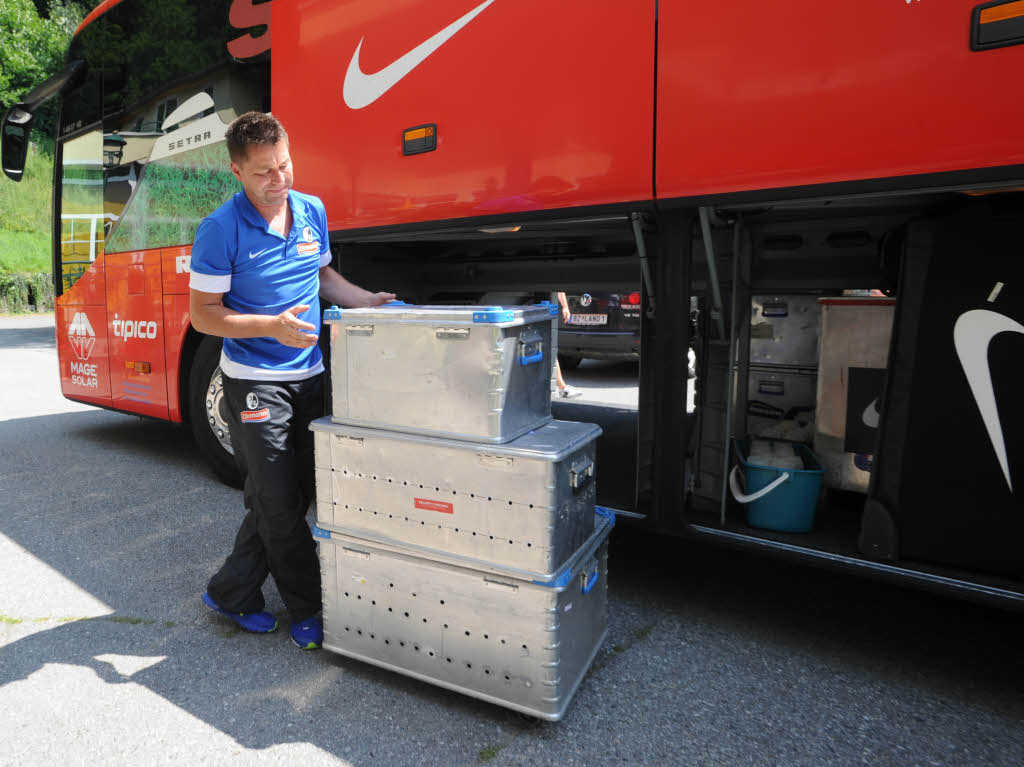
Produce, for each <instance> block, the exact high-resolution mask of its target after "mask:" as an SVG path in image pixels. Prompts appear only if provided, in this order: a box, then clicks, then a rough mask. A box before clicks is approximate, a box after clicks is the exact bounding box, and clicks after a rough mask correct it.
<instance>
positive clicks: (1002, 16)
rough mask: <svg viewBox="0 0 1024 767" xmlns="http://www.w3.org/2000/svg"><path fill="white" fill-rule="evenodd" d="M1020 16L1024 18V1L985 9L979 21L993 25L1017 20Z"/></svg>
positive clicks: (1019, 0)
mask: <svg viewBox="0 0 1024 767" xmlns="http://www.w3.org/2000/svg"><path fill="white" fill-rule="evenodd" d="M1018 16H1024V0H1017V2H1015V3H1005V4H1003V5H997V6H995V7H993V8H985V9H983V10H982V11H981V14H980V16H979V18H978V21H979V23H981V24H991V23H992V22H993V21H1005V20H1006V19H1016V18H1017V17H1018Z"/></svg>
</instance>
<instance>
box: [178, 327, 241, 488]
mask: <svg viewBox="0 0 1024 767" xmlns="http://www.w3.org/2000/svg"><path fill="white" fill-rule="evenodd" d="M220 348H221V339H219V338H216V337H214V336H206V337H205V338H203V340H202V341H201V342H200V343H199V348H198V349H197V350H196V357H195V360H193V362H192V371H191V372H190V374H189V380H188V398H189V420H190V421H191V422H192V435H193V437H194V438H195V440H196V444H197V445H198V447H199V452H200V453H201V454H202V456H203V457H204V458H205V459H206V462H207V463H208V464H209V465H210V468H211V469H213V473H214V474H216V475H217V476H218V477H219V478H220V479H221V481H222V482H224V483H225V484H228V485H231V486H232V487H241V486H242V473H241V472H240V471H239V470H238V466H237V464H236V463H235V456H234V450H233V449H232V448H231V433H230V431H229V428H228V420H227V407H228V403H227V401H226V400H225V398H224V386H223V384H222V381H221V372H220Z"/></svg>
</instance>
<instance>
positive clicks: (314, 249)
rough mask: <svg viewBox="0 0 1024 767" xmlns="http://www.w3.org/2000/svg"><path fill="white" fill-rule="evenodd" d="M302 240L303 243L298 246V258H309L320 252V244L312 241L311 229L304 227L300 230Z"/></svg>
mask: <svg viewBox="0 0 1024 767" xmlns="http://www.w3.org/2000/svg"><path fill="white" fill-rule="evenodd" d="M302 239H303V240H305V242H300V243H299V245H298V251H299V255H300V256H309V255H313V254H316V253H319V252H320V243H319V242H317V241H315V240H314V239H313V228H312V227H309V226H305V227H303V228H302Z"/></svg>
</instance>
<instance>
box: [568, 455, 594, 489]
mask: <svg viewBox="0 0 1024 767" xmlns="http://www.w3.org/2000/svg"><path fill="white" fill-rule="evenodd" d="M593 478H594V461H593V460H592V459H591V458H590V456H588V455H584V456H581V457H580V458H577V459H576V460H575V461H573V462H572V465H571V466H570V467H569V487H571V488H572V489H573V490H582V489H583V488H584V487H586V485H587V483H588V482H590V480H592V479H593Z"/></svg>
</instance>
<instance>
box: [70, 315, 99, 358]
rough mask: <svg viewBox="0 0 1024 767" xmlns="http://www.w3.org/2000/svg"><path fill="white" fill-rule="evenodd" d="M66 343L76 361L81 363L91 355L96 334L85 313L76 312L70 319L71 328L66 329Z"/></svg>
mask: <svg viewBox="0 0 1024 767" xmlns="http://www.w3.org/2000/svg"><path fill="white" fill-rule="evenodd" d="M68 341H70V342H71V348H72V349H74V350H75V354H76V355H77V356H78V359H80V360H82V361H83V362H84V361H85V360H87V359H89V355H90V354H92V347H94V346H95V345H96V333H95V332H94V331H93V329H92V323H90V322H89V317H88V315H87V314H86V313H85V312H78V313H77V314H76V315H75V316H74V317H72V318H71V326H70V327H69V328H68Z"/></svg>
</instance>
